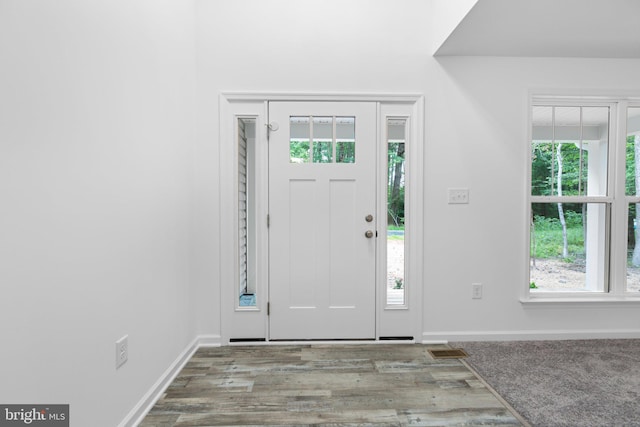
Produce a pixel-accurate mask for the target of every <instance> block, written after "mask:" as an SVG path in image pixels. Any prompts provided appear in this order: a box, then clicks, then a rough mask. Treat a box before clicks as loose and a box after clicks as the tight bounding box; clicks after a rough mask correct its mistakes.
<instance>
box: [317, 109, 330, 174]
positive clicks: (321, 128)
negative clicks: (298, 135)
mask: <svg viewBox="0 0 640 427" xmlns="http://www.w3.org/2000/svg"><path fill="white" fill-rule="evenodd" d="M332 159H333V117H314V118H313V163H331V162H332Z"/></svg>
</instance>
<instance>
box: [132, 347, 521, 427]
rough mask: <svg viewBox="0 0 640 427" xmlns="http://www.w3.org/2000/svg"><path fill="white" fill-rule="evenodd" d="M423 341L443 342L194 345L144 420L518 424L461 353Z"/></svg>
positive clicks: (146, 422)
mask: <svg viewBox="0 0 640 427" xmlns="http://www.w3.org/2000/svg"><path fill="white" fill-rule="evenodd" d="M429 348H443V346H432V347H428V346H424V345H417V344H401V345H396V344H390V345H309V346H242V347H238V346H232V347H218V348H204V349H200V350H198V351H197V352H196V354H195V355H194V356H193V358H192V359H191V360H190V361H189V362H188V363H187V365H186V366H185V367H184V369H183V370H182V371H181V372H180V374H179V375H178V377H177V378H176V379H175V381H174V382H173V383H172V384H171V385H170V386H169V388H168V389H167V391H166V393H165V394H164V396H163V397H162V398H161V399H160V400H159V401H158V402H157V403H156V405H155V406H154V407H153V409H152V410H151V411H150V412H149V414H148V415H147V417H146V418H145V419H144V421H143V422H142V423H141V424H140V426H144V427H150V426H176V427H177V426H238V425H253V426H259V425H280V426H290V425H296V426H305V425H314V426H368V425H372V426H376V425H377V426H383V425H384V426H459V425H465V426H466V425H501V426H502V425H521V424H520V422H519V421H518V419H517V418H516V417H515V416H514V415H513V414H512V413H511V412H509V410H508V409H507V408H506V407H505V406H504V405H503V404H502V403H501V402H500V401H499V400H498V399H497V398H496V397H495V396H494V395H493V394H492V393H491V391H490V390H489V389H488V388H487V387H485V385H484V383H483V382H482V381H481V380H479V379H478V378H477V377H476V376H475V375H474V374H473V373H472V372H471V371H470V370H469V369H468V368H467V367H466V366H465V365H464V364H463V363H462V362H460V360H458V359H440V360H434V359H433V358H432V357H431V356H430V354H429V353H428V352H427V350H428V349H429ZM444 348H446V347H444Z"/></svg>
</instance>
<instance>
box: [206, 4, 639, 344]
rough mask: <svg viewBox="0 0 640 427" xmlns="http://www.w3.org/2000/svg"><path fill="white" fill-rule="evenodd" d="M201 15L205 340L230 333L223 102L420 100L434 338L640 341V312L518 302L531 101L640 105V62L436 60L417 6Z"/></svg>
mask: <svg viewBox="0 0 640 427" xmlns="http://www.w3.org/2000/svg"><path fill="white" fill-rule="evenodd" d="M197 6H198V7H197V20H198V25H197V39H198V75H199V81H198V108H199V116H198V123H199V135H198V142H197V145H198V148H197V150H198V152H199V153H200V155H198V156H197V159H198V160H197V164H198V166H197V171H198V178H197V181H196V182H197V186H196V188H197V194H198V196H197V199H198V201H197V203H198V207H197V209H198V213H197V220H196V228H197V229H198V230H199V231H200V232H201V233H202V238H201V239H200V241H199V245H198V246H197V249H196V251H197V253H198V260H197V262H198V268H197V269H196V271H197V273H196V277H195V279H196V281H197V290H196V295H198V297H197V299H198V300H199V301H202V304H201V306H200V311H199V313H200V315H199V321H200V327H201V331H203V332H206V333H209V334H219V333H220V329H219V325H220V320H219V317H218V314H219V312H217V311H215V304H214V303H213V301H214V299H215V297H216V296H217V295H218V294H219V292H220V290H219V285H220V284H219V283H216V272H217V269H216V265H215V261H213V260H217V259H218V257H219V251H220V248H219V247H215V246H214V245H213V244H212V243H211V240H212V239H214V238H215V236H216V235H217V233H219V227H220V226H221V225H220V224H218V223H217V219H218V218H219V216H218V211H217V210H216V200H217V199H216V198H217V197H218V195H219V193H218V189H219V186H226V185H231V181H230V180H229V179H232V178H229V179H227V178H226V177H225V178H223V180H222V181H221V182H220V181H219V179H218V178H219V177H218V175H217V173H216V171H215V165H216V164H217V162H218V160H219V159H218V158H217V149H218V148H217V144H218V141H217V132H218V113H219V111H218V105H217V99H218V95H219V94H220V92H222V91H261V92H265V91H266V92H269V91H283V92H330V93H335V92H340V93H362V92H366V93H376V92H377V93H393V92H412V93H423V94H424V95H425V97H426V142H425V143H426V149H425V182H424V195H425V204H426V210H425V212H426V213H425V228H426V236H425V242H426V248H425V253H426V256H425V260H424V263H425V271H426V276H425V282H424V290H425V292H424V295H425V301H424V304H425V316H424V325H423V330H424V331H425V335H424V338H425V339H473V338H485V339H486V338H492V337H494V338H526V337H530V338H536V337H542V336H545V337H552V336H562V337H567V338H570V337H577V336H582V337H587V336H593V337H598V336H634V335H635V336H640V332H639V331H640V321H638V320H637V315H636V312H637V305H624V306H620V305H609V306H586V305H584V304H583V305H578V306H572V307H570V308H568V307H567V306H562V307H560V306H555V307H554V306H551V307H550V306H536V307H525V306H523V305H522V304H521V303H520V301H519V298H520V296H521V294H522V289H523V287H524V286H526V285H525V284H526V282H527V277H526V273H525V272H526V268H527V259H526V247H525V233H526V230H528V223H527V220H526V218H525V209H526V189H525V182H526V176H525V173H524V170H525V162H526V156H527V150H528V142H527V114H528V104H527V102H528V100H527V96H528V91H529V90H535V89H549V88H559V89H565V88H566V89H567V90H570V91H571V93H576V91H577V92H583V93H586V94H588V93H602V92H603V91H607V90H611V91H616V93H619V92H620V91H627V90H629V91H632V92H634V93H638V91H639V90H640V82H638V80H637V77H636V76H637V75H638V72H640V61H638V60H586V59H525V58H460V57H449V58H439V59H435V58H433V57H430V56H429V55H428V54H427V53H426V52H428V50H429V46H430V43H431V41H432V40H431V39H430V38H429V35H428V33H429V28H428V25H426V24H425V22H427V15H428V13H429V11H430V10H431V9H430V7H428V3H427V2H421V1H414V0H404V1H399V2H397V1H395V2H385V1H376V2H371V1H350V2H343V1H338V0H334V1H323V2H300V1H295V0H274V1H270V2H263V1H257V0H239V1H233V2H224V3H221V2H214V1H208V0H201V1H198V3H197ZM338 11H339V12H338ZM429 19H431V18H429ZM222 161H225V159H222ZM449 187H469V188H470V191H471V193H470V199H471V203H470V204H469V205H466V206H465V205H448V204H447V203H446V193H447V188H449ZM222 226H225V225H224V224H222ZM222 244H223V247H224V242H223V243H222ZM472 282H481V283H483V284H484V297H483V299H481V300H472V299H471V283H472ZM211 284H215V286H211Z"/></svg>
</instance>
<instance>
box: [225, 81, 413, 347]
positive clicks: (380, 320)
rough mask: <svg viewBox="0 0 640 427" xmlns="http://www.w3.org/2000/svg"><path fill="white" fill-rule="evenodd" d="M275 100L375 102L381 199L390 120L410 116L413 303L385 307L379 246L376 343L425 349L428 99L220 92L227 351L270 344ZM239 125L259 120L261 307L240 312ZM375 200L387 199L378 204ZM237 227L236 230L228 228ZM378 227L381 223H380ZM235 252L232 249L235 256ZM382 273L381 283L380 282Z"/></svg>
mask: <svg viewBox="0 0 640 427" xmlns="http://www.w3.org/2000/svg"><path fill="white" fill-rule="evenodd" d="M272 101H306V102H314V101H318V102H321V101H332V102H340V101H349V102H374V103H376V105H377V127H378V129H377V141H376V143H377V147H378V149H377V153H378V159H377V165H376V168H377V173H378V179H377V183H378V186H379V188H378V189H377V194H381V191H382V189H381V188H386V186H385V187H380V186H381V185H382V184H384V183H385V182H386V181H385V180H386V176H382V175H385V174H384V173H383V172H382V170H383V168H382V165H386V141H385V139H384V138H386V120H387V118H398V117H406V118H407V119H408V126H407V132H408V135H407V140H408V142H407V144H408V147H407V153H408V156H407V157H408V161H407V163H406V174H405V176H406V182H407V187H406V188H407V190H406V192H405V197H406V207H405V212H407V219H408V222H407V225H406V226H407V232H406V240H405V263H406V271H405V283H407V291H406V292H407V296H406V298H407V301H408V304H407V305H406V306H402V307H388V306H387V305H386V295H385V286H384V282H385V281H386V270H385V265H386V239H378V240H377V259H376V277H377V279H376V310H375V311H376V316H375V317H376V327H375V329H376V340H378V339H379V338H380V337H385V338H389V337H406V336H413V337H414V341H415V342H421V340H422V329H423V325H422V323H423V312H422V310H423V305H424V304H423V289H422V288H423V283H424V281H423V277H424V276H423V274H424V271H423V264H424V261H423V253H424V251H423V243H424V242H423V241H424V238H423V235H424V225H423V221H424V208H423V201H424V196H423V194H422V189H423V185H422V183H423V182H424V175H423V169H424V168H423V166H424V96H422V95H420V94H375V93H370V94H327V93H322V94H320V93H271V92H264V93H261V92H260V93H254V92H251V93H249V92H223V93H221V94H220V96H219V120H220V121H219V145H218V148H219V165H218V166H219V169H218V170H219V184H220V192H219V195H220V200H219V209H220V224H219V229H220V236H219V237H220V240H219V245H220V248H219V249H220V251H219V253H220V272H219V280H220V281H219V283H220V299H219V306H218V307H217V308H218V309H219V310H220V311H219V313H220V316H221V323H220V324H221V331H220V335H221V339H222V345H228V344H229V343H230V341H231V340H232V339H242V340H246V339H258V340H260V339H261V340H265V341H269V322H268V316H267V296H268V291H269V288H268V277H269V274H268V272H269V269H268V262H269V259H268V247H269V246H268V229H267V223H266V217H267V214H268V202H269V198H268V163H267V162H268V134H267V133H268V129H267V124H268V122H267V120H268V104H269V102H272ZM238 118H255V119H256V141H255V142H256V170H255V173H256V182H257V188H256V193H257V195H256V199H255V212H256V217H257V218H264V221H262V220H259V221H258V222H257V230H256V245H257V252H258V257H257V258H258V259H257V265H256V272H257V277H258V280H257V284H256V293H257V305H256V306H255V307H239V306H238V304H237V299H238V295H237V291H238V286H237V284H238V280H239V278H238V264H239V261H238V245H239V242H238V233H237V229H238V218H237V206H238V182H237V176H238V152H237V139H236V138H237V131H236V127H235V124H236V121H237V119H238ZM378 199H384V198H381V197H378ZM385 203H386V200H379V201H378V207H377V210H378V215H377V217H378V218H379V219H380V221H381V220H382V219H384V220H386V204H385ZM230 225H233V226H230ZM377 226H378V228H380V226H381V224H377ZM231 249H232V250H231ZM383 274H384V278H383V276H381V275H383Z"/></svg>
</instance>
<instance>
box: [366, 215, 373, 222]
mask: <svg viewBox="0 0 640 427" xmlns="http://www.w3.org/2000/svg"><path fill="white" fill-rule="evenodd" d="M364 220H365V221H367V222H371V221H373V215H371V214H369V215H367V216H365V217H364Z"/></svg>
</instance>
